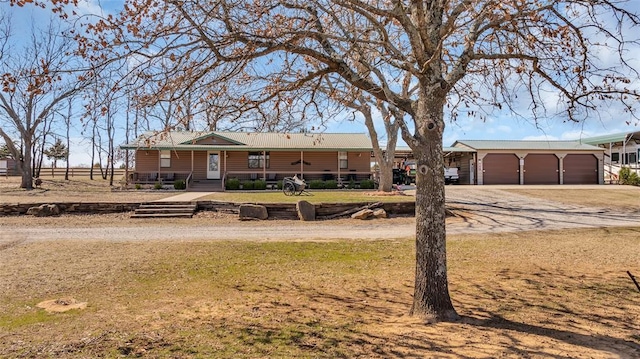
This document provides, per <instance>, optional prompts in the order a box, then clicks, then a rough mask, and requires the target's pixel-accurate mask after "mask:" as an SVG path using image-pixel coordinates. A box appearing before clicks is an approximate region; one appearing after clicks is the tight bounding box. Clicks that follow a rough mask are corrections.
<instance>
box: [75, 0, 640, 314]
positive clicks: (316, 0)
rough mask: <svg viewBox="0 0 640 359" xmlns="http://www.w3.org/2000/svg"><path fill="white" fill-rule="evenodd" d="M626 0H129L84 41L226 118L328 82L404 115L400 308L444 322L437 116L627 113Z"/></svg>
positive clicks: (631, 40)
mask: <svg viewBox="0 0 640 359" xmlns="http://www.w3.org/2000/svg"><path fill="white" fill-rule="evenodd" d="M631 5H633V3H629V2H625V1H618V0H501V1H494V0H423V1H417V0H416V1H409V0H254V1H251V0H217V1H184V0H167V1H160V0H128V1H127V2H126V4H125V8H124V10H123V12H122V13H121V14H119V16H115V17H108V18H103V19H100V20H99V21H97V22H94V23H93V24H92V25H91V26H90V30H91V31H93V38H92V39H91V40H92V41H93V42H91V41H87V43H86V45H85V49H87V50H95V51H105V50H107V51H108V53H109V56H108V57H110V56H116V57H117V56H131V55H132V54H134V55H135V56H136V57H135V58H136V63H135V68H132V75H135V76H137V77H138V78H142V79H145V80H148V81H157V82H158V83H159V84H160V86H157V87H156V88H157V89H158V92H159V93H158V95H159V96H160V97H163V94H165V93H169V92H171V93H172V94H174V96H175V93H176V92H175V90H176V89H184V91H185V93H186V91H187V89H188V88H190V87H193V86H195V85H197V86H206V87H207V88H208V89H210V90H211V93H210V94H211V98H216V97H217V96H219V97H221V98H229V95H230V94H231V95H232V96H234V97H235V101H233V110H234V111H237V112H238V113H243V112H244V113H251V111H256V110H257V109H259V110H261V111H262V112H261V113H262V114H264V113H265V108H267V109H268V108H269V107H271V108H274V109H278V110H279V111H281V110H282V109H283V108H284V109H291V110H293V112H296V113H297V114H304V115H307V114H309V113H310V111H312V110H314V109H319V108H321V106H317V105H318V102H317V101H318V99H321V98H322V99H326V97H324V96H322V97H318V94H319V93H321V92H318V91H314V87H315V86H321V85H322V83H323V81H325V80H328V81H331V80H332V79H339V80H340V83H341V84H342V85H341V86H342V87H343V90H346V91H353V92H354V93H362V94H366V96H370V98H372V99H375V100H376V101H381V102H382V103H386V104H387V105H390V106H392V108H395V109H397V110H398V111H400V113H405V114H406V115H407V120H404V119H403V118H402V116H400V117H399V118H398V119H397V121H399V122H398V123H399V126H400V128H401V133H402V138H403V139H404V141H405V142H406V143H407V144H408V145H409V146H410V147H411V149H412V150H413V153H414V156H415V159H416V162H417V194H416V257H417V258H416V275H415V295H414V300H413V306H412V308H411V313H412V314H414V315H417V316H421V317H424V318H425V319H426V320H453V319H455V318H457V317H458V315H457V313H456V311H455V309H454V307H453V305H452V301H451V299H450V296H449V290H448V280H447V265H446V240H445V238H446V235H445V196H444V178H443V175H442V168H443V153H442V145H443V143H442V138H443V131H444V128H445V119H446V118H447V119H452V120H455V119H456V118H457V117H458V114H459V113H463V112H464V113H471V114H479V115H480V116H487V115H490V114H491V113H492V111H498V112H500V111H502V113H505V112H506V113H508V114H512V115H514V116H516V115H519V116H524V115H525V114H523V113H522V112H521V111H520V112H518V109H519V108H523V107H521V106H522V104H523V103H525V107H524V108H526V109H527V110H529V114H528V115H526V116H527V117H529V118H533V119H534V120H535V119H539V118H543V117H549V118H558V119H563V120H569V121H582V120H584V119H587V118H590V117H593V116H597V115H598V114H599V113H601V112H600V111H602V110H603V109H604V108H605V107H603V105H604V106H606V107H607V108H612V106H614V105H612V104H614V103H615V104H616V106H619V107H618V108H619V109H620V110H621V111H626V113H624V114H620V115H619V116H626V118H627V119H628V120H630V121H632V120H633V119H634V118H635V117H634V115H633V113H634V108H633V106H634V104H635V103H637V100H638V93H637V92H636V90H635V85H636V83H635V82H634V81H637V80H638V73H637V72H636V70H635V69H634V66H633V64H632V62H631V61H632V58H633V57H634V56H635V55H634V54H633V53H629V52H628V50H629V48H630V46H636V45H637V38H636V37H629V36H630V35H633V34H634V32H633V30H634V29H633V28H634V27H635V26H637V25H638V23H639V18H638V16H637V14H636V13H634V12H632V11H630V10H628V9H629V6H631ZM636 31H637V30H636ZM612 55H613V56H612ZM601 58H602V60H601ZM605 59H606V61H605ZM158 64H162V66H163V69H164V70H163V71H162V72H158V71H157V68H158ZM407 84H408V86H407V87H405V86H404V85H407ZM407 89H408V90H407ZM323 94H324V93H323ZM549 98H553V99H554V101H549ZM265 106H266V107H265ZM318 112H320V111H318ZM267 117H268V116H267ZM276 119H278V118H277V117H276Z"/></svg>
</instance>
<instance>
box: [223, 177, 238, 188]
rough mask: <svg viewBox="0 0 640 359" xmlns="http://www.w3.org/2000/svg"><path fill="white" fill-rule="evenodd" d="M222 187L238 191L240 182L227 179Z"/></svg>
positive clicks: (235, 179) (234, 179)
mask: <svg viewBox="0 0 640 359" xmlns="http://www.w3.org/2000/svg"><path fill="white" fill-rule="evenodd" d="M224 187H225V188H226V189H228V190H232V191H233V190H239V189H240V180H239V179H237V178H229V179H228V180H227V181H226V182H225V183H224Z"/></svg>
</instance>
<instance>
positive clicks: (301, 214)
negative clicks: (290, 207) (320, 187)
mask: <svg viewBox="0 0 640 359" xmlns="http://www.w3.org/2000/svg"><path fill="white" fill-rule="evenodd" d="M296 211H297V212H298V218H300V220H301V221H315V220H316V206H314V205H313V204H311V203H309V202H307V201H298V203H297V204H296Z"/></svg>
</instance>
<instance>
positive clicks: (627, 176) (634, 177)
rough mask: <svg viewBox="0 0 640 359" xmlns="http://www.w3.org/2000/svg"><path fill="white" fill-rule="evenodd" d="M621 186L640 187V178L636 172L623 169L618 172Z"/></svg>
mask: <svg viewBox="0 0 640 359" xmlns="http://www.w3.org/2000/svg"><path fill="white" fill-rule="evenodd" d="M618 176H619V181H620V184H627V185H631V186H640V177H638V174H637V173H635V172H631V169H630V168H629V167H622V168H621V169H620V172H618Z"/></svg>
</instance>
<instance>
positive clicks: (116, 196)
mask: <svg viewBox="0 0 640 359" xmlns="http://www.w3.org/2000/svg"><path fill="white" fill-rule="evenodd" d="M172 194H174V193H171V192H159V191H126V192H123V191H112V190H111V187H110V186H109V181H107V180H103V179H96V180H89V179H88V178H87V179H72V180H69V181H65V180H64V179H58V178H55V179H52V178H43V179H42V185H41V186H40V187H39V188H35V189H33V190H31V191H25V190H24V189H22V188H20V177H1V176H0V203H40V202H50V203H51V202H145V201H153V200H156V199H161V198H165V197H168V196H171V195H172Z"/></svg>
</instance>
